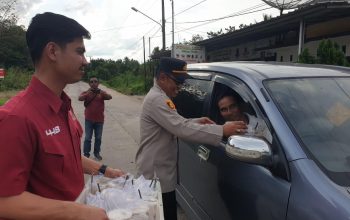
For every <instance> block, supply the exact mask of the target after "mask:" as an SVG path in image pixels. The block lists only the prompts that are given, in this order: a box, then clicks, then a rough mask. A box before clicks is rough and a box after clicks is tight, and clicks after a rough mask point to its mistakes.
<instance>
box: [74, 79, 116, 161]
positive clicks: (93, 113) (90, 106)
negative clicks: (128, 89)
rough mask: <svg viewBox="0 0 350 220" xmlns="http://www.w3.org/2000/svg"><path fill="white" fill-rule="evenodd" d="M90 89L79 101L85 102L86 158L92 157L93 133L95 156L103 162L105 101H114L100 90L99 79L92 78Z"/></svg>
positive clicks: (83, 93) (81, 95) (82, 94)
mask: <svg viewBox="0 0 350 220" xmlns="http://www.w3.org/2000/svg"><path fill="white" fill-rule="evenodd" d="M89 85H90V89H89V90H87V91H85V92H82V93H81V94H80V96H79V101H84V106H85V140H84V156H85V157H90V150H91V138H92V133H94V134H95V144H94V155H95V158H96V159H97V160H102V157H101V155H100V151H101V140H102V131H103V122H104V110H105V100H110V99H112V96H111V95H110V94H108V93H107V92H106V91H103V90H101V89H99V88H98V85H99V81H98V79H97V77H95V76H92V77H90V81H89Z"/></svg>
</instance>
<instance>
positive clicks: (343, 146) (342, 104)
mask: <svg viewBox="0 0 350 220" xmlns="http://www.w3.org/2000/svg"><path fill="white" fill-rule="evenodd" d="M265 85H266V87H267V89H268V91H269V93H270V95H271V96H272V98H273V100H274V102H275V103H276V105H277V106H278V108H279V109H280V111H281V112H282V114H283V115H284V117H285V119H286V120H287V122H288V123H289V125H290V126H291V128H292V130H293V131H294V132H295V134H296V135H297V136H298V138H299V140H300V141H301V142H302V145H303V146H304V147H305V148H306V150H307V151H308V152H309V154H310V155H311V158H313V159H314V160H315V161H316V163H317V164H318V165H319V166H321V168H322V170H323V171H325V172H326V174H327V175H328V176H329V177H330V178H331V179H332V180H333V181H335V182H336V183H337V184H339V185H343V186H345V185H347V186H349V185H350V78H303V79H278V80H271V81H267V82H266V83H265Z"/></svg>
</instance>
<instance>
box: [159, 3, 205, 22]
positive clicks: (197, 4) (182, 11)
mask: <svg viewBox="0 0 350 220" xmlns="http://www.w3.org/2000/svg"><path fill="white" fill-rule="evenodd" d="M205 1H207V0H203V1H200V2H198V3H196V4H194V5H192V6H190V7H189V8H186V9H184V10H182V11H180V12H179V13H177V14H174V17H175V16H177V15H179V14H182V13H184V12H186V11H188V10H190V9H191V8H194V7H196V6H197V5H199V4H202V3H203V2H205ZM169 18H171V17H168V18H166V19H165V20H168V19H169Z"/></svg>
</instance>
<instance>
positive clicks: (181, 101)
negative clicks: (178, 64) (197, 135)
mask: <svg viewBox="0 0 350 220" xmlns="http://www.w3.org/2000/svg"><path fill="white" fill-rule="evenodd" d="M192 76H193V79H188V80H186V84H185V85H184V86H183V88H182V90H181V91H180V93H179V94H178V96H177V97H176V98H175V99H174V103H175V105H176V108H177V110H178V112H179V114H181V115H182V116H184V117H186V118H198V117H202V116H203V115H205V112H207V109H208V107H209V106H208V105H209V102H210V96H211V91H212V85H213V82H212V81H211V77H212V74H210V73H201V72H197V73H195V74H192ZM178 141H179V163H178V185H177V189H176V191H177V200H178V202H179V203H180V205H181V206H182V207H183V208H184V209H185V210H186V213H187V214H188V215H189V217H190V218H191V219H210V217H209V215H208V214H207V213H206V210H204V209H202V207H203V204H205V205H204V207H205V206H207V205H210V203H208V202H209V201H210V198H209V197H207V196H209V193H207V192H208V191H211V189H210V188H209V187H213V186H217V184H215V183H214V182H213V183H210V184H198V182H197V178H198V179H200V180H201V181H203V182H206V183H208V182H209V181H217V179H216V178H213V175H215V173H216V172H217V169H216V167H215V166H214V165H213V164H214V163H208V162H205V160H206V155H209V154H210V152H208V151H209V150H208V146H205V145H201V144H197V143H190V142H184V141H182V140H178ZM199 141H200V140H199ZM214 159H215V158H214V157H210V160H214ZM216 191H217V190H216ZM219 197H220V196H219V195H217V201H220V199H219ZM222 205H224V204H223V203H222V204H219V203H214V204H213V206H217V208H219V206H222Z"/></svg>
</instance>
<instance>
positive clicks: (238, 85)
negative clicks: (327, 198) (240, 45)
mask: <svg viewBox="0 0 350 220" xmlns="http://www.w3.org/2000/svg"><path fill="white" fill-rule="evenodd" d="M212 81H213V89H212V94H211V99H210V105H209V106H211V103H212V102H213V94H215V91H214V89H215V83H221V84H224V85H225V86H227V87H229V88H230V89H232V90H233V91H235V92H237V93H238V95H240V96H241V97H242V99H243V100H244V101H245V102H249V104H250V105H251V107H252V108H253V110H254V111H255V114H256V117H258V118H260V119H263V120H264V121H265V123H266V125H267V127H268V129H269V131H270V134H271V136H272V143H270V145H271V147H272V150H273V151H274V152H275V153H276V154H278V156H279V157H283V159H281V164H282V166H283V169H284V171H281V172H283V173H284V174H283V175H281V174H278V176H279V177H280V178H283V179H285V180H287V181H289V182H290V181H291V173H290V168H289V164H288V160H287V157H286V154H285V152H284V149H283V146H282V145H281V143H280V141H279V139H278V137H277V135H276V134H275V131H274V129H273V127H272V125H271V122H270V120H269V119H268V117H267V116H266V114H265V110H264V109H263V107H262V105H261V104H260V102H259V100H258V98H257V97H256V95H255V94H254V92H253V90H252V89H251V88H250V87H249V86H248V85H247V84H246V83H244V81H243V80H241V79H240V78H238V77H236V76H234V75H231V74H230V75H229V74H227V73H223V72H213V76H212ZM259 91H260V90H259ZM209 112H210V109H208V114H209ZM270 170H271V171H272V172H273V171H274V168H271V169H270Z"/></svg>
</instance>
